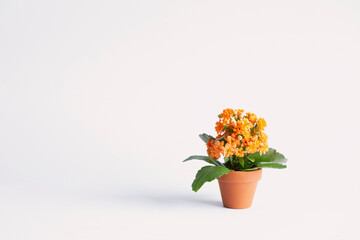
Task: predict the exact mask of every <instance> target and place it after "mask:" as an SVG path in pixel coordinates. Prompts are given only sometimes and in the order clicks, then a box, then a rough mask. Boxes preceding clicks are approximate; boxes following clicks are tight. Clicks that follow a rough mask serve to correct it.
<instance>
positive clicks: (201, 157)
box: [183, 155, 224, 166]
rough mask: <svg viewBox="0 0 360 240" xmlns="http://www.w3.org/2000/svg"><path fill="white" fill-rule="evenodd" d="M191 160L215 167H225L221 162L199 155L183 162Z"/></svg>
mask: <svg viewBox="0 0 360 240" xmlns="http://www.w3.org/2000/svg"><path fill="white" fill-rule="evenodd" d="M190 160H203V161H205V162H207V163H210V164H214V165H215V166H224V165H223V164H222V163H221V162H219V161H217V160H214V159H212V158H210V157H208V156H199V155H194V156H190V157H188V158H187V159H185V160H184V161H183V162H187V161H190Z"/></svg>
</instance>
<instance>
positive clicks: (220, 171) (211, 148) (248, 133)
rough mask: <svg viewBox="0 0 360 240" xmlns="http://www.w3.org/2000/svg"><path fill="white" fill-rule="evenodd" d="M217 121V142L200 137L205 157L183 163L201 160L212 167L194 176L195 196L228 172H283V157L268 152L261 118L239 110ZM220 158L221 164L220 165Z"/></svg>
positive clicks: (269, 150) (223, 115) (270, 149)
mask: <svg viewBox="0 0 360 240" xmlns="http://www.w3.org/2000/svg"><path fill="white" fill-rule="evenodd" d="M218 117H219V120H218V121H217V122H216V126H215V130H216V132H217V136H216V138H215V137H213V136H210V135H208V134H206V133H203V134H200V138H201V139H202V140H203V141H204V142H205V143H206V146H207V153H208V156H199V155H194V156H190V157H188V158H187V159H185V160H184V162H186V161H189V160H203V161H205V162H207V163H209V164H211V165H208V166H205V167H203V168H201V169H200V170H199V171H198V172H197V174H196V177H195V180H194V182H193V184H192V190H193V191H195V192H197V191H198V190H199V189H200V188H201V186H202V185H204V183H205V182H210V181H213V180H214V179H216V178H219V177H221V176H222V175H224V174H227V173H229V172H230V171H254V170H258V169H260V168H286V165H285V164H284V163H286V161H287V159H286V158H285V157H284V155H282V154H281V153H279V152H277V151H276V150H275V149H272V148H268V144H267V135H266V134H265V133H264V128H265V127H266V122H265V120H264V119H263V118H257V116H256V115H255V114H254V113H250V112H247V113H244V110H241V109H236V110H233V109H225V110H223V112H222V113H221V114H219V116H218ZM221 156H223V158H224V161H219V159H220V158H221Z"/></svg>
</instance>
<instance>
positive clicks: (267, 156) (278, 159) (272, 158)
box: [248, 148, 287, 163]
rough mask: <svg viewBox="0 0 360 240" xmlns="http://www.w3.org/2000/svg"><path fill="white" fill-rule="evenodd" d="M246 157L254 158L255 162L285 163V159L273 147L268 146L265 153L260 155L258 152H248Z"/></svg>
mask: <svg viewBox="0 0 360 240" xmlns="http://www.w3.org/2000/svg"><path fill="white" fill-rule="evenodd" d="M248 158H251V159H253V160H255V162H256V163H286V162H287V159H286V158H285V157H284V155H282V154H281V153H279V152H277V151H276V150H275V149H273V148H270V149H269V150H268V151H267V152H266V153H264V154H262V155H260V153H259V152H256V153H252V154H249V156H248Z"/></svg>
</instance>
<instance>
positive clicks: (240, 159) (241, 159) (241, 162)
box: [238, 157, 245, 167]
mask: <svg viewBox="0 0 360 240" xmlns="http://www.w3.org/2000/svg"><path fill="white" fill-rule="evenodd" d="M238 159H239V163H240V165H241V166H242V167H244V163H245V160H244V158H242V157H239V158H238Z"/></svg>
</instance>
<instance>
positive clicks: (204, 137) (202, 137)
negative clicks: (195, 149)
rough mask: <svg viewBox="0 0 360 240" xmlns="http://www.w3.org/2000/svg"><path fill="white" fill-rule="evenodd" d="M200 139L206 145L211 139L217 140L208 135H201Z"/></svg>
mask: <svg viewBox="0 0 360 240" xmlns="http://www.w3.org/2000/svg"><path fill="white" fill-rule="evenodd" d="M199 137H200V138H201V140H203V141H204V142H205V143H207V142H208V141H209V140H210V139H215V138H214V137H213V136H211V135H208V134H206V133H203V134H200V135H199Z"/></svg>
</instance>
